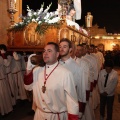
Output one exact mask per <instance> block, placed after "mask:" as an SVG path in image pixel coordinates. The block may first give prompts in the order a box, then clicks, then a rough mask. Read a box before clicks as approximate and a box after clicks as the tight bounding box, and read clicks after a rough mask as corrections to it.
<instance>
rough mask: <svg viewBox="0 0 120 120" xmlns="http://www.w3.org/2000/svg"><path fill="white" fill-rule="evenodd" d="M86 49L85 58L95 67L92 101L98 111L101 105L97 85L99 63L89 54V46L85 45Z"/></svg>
mask: <svg viewBox="0 0 120 120" xmlns="http://www.w3.org/2000/svg"><path fill="white" fill-rule="evenodd" d="M83 47H84V54H85V56H84V57H85V58H86V59H88V60H89V61H90V63H91V65H92V66H93V82H92V87H93V88H92V101H93V109H96V107H97V106H98V104H99V98H98V91H97V89H96V86H94V85H95V83H97V79H98V67H97V61H96V59H95V58H94V57H92V56H91V55H90V54H89V46H88V45H85V44H83Z"/></svg>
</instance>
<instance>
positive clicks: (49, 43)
mask: <svg viewBox="0 0 120 120" xmlns="http://www.w3.org/2000/svg"><path fill="white" fill-rule="evenodd" d="M47 45H53V46H54V47H55V50H56V52H59V46H58V44H57V43H55V42H48V43H47Z"/></svg>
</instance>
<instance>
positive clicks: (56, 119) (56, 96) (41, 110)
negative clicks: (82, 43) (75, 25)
mask: <svg viewBox="0 0 120 120" xmlns="http://www.w3.org/2000/svg"><path fill="white" fill-rule="evenodd" d="M58 57H59V47H58V45H57V44H56V43H53V42H49V43H48V44H47V45H46V46H45V48H44V52H43V59H44V62H45V63H46V65H45V67H37V68H35V69H34V70H33V81H29V80H30V79H24V82H25V87H26V88H27V89H28V90H33V102H34V104H35V105H36V108H34V110H35V116H34V120H45V119H46V120H78V109H79V105H78V99H77V94H76V90H75V85H74V81H73V75H72V73H71V72H70V71H68V70H67V69H65V68H64V67H63V66H61V65H60V64H59V62H58ZM27 69H28V70H29V71H30V69H31V70H32V69H33V65H32V64H30V62H29V64H28V65H27Z"/></svg>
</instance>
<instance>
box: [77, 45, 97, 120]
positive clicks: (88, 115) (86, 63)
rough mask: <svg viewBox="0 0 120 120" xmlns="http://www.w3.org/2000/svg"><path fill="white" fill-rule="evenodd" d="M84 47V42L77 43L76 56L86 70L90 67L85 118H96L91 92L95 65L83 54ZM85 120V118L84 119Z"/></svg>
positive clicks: (86, 119)
mask: <svg viewBox="0 0 120 120" xmlns="http://www.w3.org/2000/svg"><path fill="white" fill-rule="evenodd" d="M83 53H84V47H83V45H82V44H79V45H77V48H76V56H77V58H79V61H78V60H76V62H78V63H79V64H80V65H81V66H83V68H84V70H85V72H86V71H88V69H89V75H88V74H86V77H87V76H88V79H87V78H86V79H85V80H86V83H87V85H86V93H87V99H86V107H85V112H84V116H83V118H85V120H94V119H95V116H94V111H93V105H92V96H91V94H90V91H92V89H91V88H92V87H91V82H93V67H92V65H91V63H90V62H89V61H88V60H87V59H86V58H85V57H84V56H83V55H84V54H83ZM82 120H84V119H82Z"/></svg>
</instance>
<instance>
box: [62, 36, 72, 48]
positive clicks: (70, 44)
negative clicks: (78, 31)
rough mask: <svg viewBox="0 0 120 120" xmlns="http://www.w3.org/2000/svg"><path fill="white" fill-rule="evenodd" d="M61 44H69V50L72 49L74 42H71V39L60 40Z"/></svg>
mask: <svg viewBox="0 0 120 120" xmlns="http://www.w3.org/2000/svg"><path fill="white" fill-rule="evenodd" d="M61 42H67V43H68V45H69V48H72V42H71V41H70V40H69V39H67V38H62V39H61V40H60V43H61Z"/></svg>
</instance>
